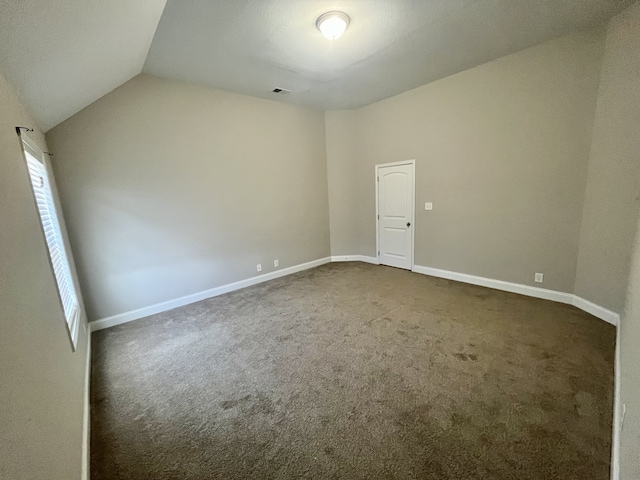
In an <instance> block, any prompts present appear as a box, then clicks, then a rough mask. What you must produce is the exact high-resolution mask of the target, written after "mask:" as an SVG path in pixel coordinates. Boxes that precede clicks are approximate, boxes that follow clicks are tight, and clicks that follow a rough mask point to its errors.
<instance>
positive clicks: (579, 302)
mask: <svg viewBox="0 0 640 480" xmlns="http://www.w3.org/2000/svg"><path fill="white" fill-rule="evenodd" d="M573 305H575V306H576V307H578V308H579V309H580V310H584V311H585V312H587V313H590V314H591V315H593V316H594V317H598V318H599V319H601V320H604V321H605V322H607V323H610V324H611V325H615V326H616V327H617V326H618V325H619V324H620V315H619V314H617V313H616V312H612V311H611V310H607V309H606V308H604V307H601V306H600V305H596V304H595V303H593V302H590V301H589V300H585V299H584V298H582V297H579V296H577V295H574V296H573Z"/></svg>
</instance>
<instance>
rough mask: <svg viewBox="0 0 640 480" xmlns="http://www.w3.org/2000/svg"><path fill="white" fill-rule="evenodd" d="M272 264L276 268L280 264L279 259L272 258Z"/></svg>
mask: <svg viewBox="0 0 640 480" xmlns="http://www.w3.org/2000/svg"><path fill="white" fill-rule="evenodd" d="M273 266H274V267H276V268H278V267H279V266H280V260H274V261H273Z"/></svg>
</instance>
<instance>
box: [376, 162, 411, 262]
mask: <svg viewBox="0 0 640 480" xmlns="http://www.w3.org/2000/svg"><path fill="white" fill-rule="evenodd" d="M400 165H411V166H412V167H413V199H412V202H413V208H412V209H411V226H412V227H413V228H412V229H411V271H413V266H414V258H415V255H414V253H415V249H416V235H415V233H414V232H415V230H416V229H415V225H416V161H415V159H413V160H404V161H401V162H390V163H380V164H378V165H376V166H375V174H376V175H375V177H374V178H373V180H374V182H375V184H376V260H378V262H380V225H379V223H380V211H379V205H380V198H379V197H378V195H379V193H378V186H379V180H380V175H379V172H380V169H381V168H384V167H397V166H400Z"/></svg>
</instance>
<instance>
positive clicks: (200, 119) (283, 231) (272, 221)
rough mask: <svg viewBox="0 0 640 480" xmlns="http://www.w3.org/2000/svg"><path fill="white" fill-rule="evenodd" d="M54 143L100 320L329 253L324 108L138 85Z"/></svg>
mask: <svg viewBox="0 0 640 480" xmlns="http://www.w3.org/2000/svg"><path fill="white" fill-rule="evenodd" d="M47 140H48V142H49V147H50V149H51V151H52V152H54V153H55V155H56V157H55V158H56V169H55V172H56V174H57V175H58V178H59V179H60V182H59V190H60V195H61V198H62V201H63V204H64V205H65V207H66V210H67V212H66V213H67V225H68V228H69V236H70V239H71V243H72V246H73V248H74V252H75V254H76V261H77V264H78V272H79V275H80V278H81V282H82V285H83V288H84V294H85V302H86V305H87V311H88V314H89V318H90V319H92V320H96V319H100V318H104V317H108V316H111V315H115V314H119V313H123V312H127V311H131V310H134V309H138V308H141V307H147V306H150V305H153V304H156V303H160V302H164V301H168V300H172V299H175V298H178V297H181V296H184V295H188V294H192V293H197V292H200V291H203V290H207V289H210V288H213V287H217V286H220V285H224V284H228V283H231V282H235V281H238V280H242V279H246V278H249V277H252V276H255V275H257V272H256V264H258V263H261V264H262V266H263V272H262V273H267V272H270V271H273V270H274V266H273V261H274V259H279V260H280V269H282V268H286V267H289V266H293V265H297V264H300V263H303V262H308V261H311V260H316V259H319V258H323V257H326V256H328V255H329V253H330V245H329V226H328V225H329V223H328V222H329V215H328V195H327V171H326V161H325V158H326V153H325V140H324V115H323V114H322V112H316V111H312V110H308V109H304V108H300V107H295V106H291V105H286V104H283V103H278V102H275V101H268V100H262V99H257V98H252V97H248V96H244V95H238V94H233V93H228V92H223V91H218V90H213V89H208V88H203V87H198V86H193V85H189V84H185V83H180V82H175V81H169V80H164V79H160V78H158V77H153V76H149V75H140V76H138V77H136V78H134V79H133V80H131V81H129V82H127V83H126V84H124V85H123V86H121V87H120V88H118V89H116V90H115V91H113V92H112V93H110V94H108V95H106V96H105V97H103V98H102V99H100V100H98V101H97V102H95V103H94V104H92V105H90V106H89V107H87V108H86V109H84V110H82V111H81V112H79V113H78V114H76V115H74V116H73V117H71V118H70V119H69V120H67V121H65V122H63V123H62V124H61V125H59V126H57V127H56V128H54V129H52V130H51V131H49V132H48V133H47Z"/></svg>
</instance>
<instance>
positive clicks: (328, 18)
mask: <svg viewBox="0 0 640 480" xmlns="http://www.w3.org/2000/svg"><path fill="white" fill-rule="evenodd" d="M350 22H351V19H350V18H349V15H347V14H346V13H343V12H327V13H323V14H322V15H320V16H319V17H318V20H316V27H318V30H320V32H322V35H324V36H325V37H326V38H328V39H329V40H335V39H336V38H340V37H341V36H342V34H343V33H344V31H345V30H346V29H347V27H348V26H349V23H350Z"/></svg>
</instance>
